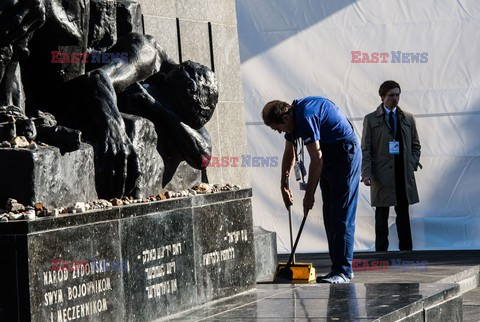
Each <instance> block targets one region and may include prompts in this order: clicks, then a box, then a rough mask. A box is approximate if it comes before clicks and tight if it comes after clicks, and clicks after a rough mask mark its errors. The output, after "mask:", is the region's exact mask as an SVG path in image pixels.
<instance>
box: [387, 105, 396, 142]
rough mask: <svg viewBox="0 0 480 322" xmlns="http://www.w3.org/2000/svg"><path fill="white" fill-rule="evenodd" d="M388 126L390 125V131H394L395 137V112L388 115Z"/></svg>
mask: <svg viewBox="0 0 480 322" xmlns="http://www.w3.org/2000/svg"><path fill="white" fill-rule="evenodd" d="M388 124H390V129H391V130H392V134H393V137H395V120H394V119H393V112H392V111H390V113H388Z"/></svg>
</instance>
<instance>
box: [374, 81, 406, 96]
mask: <svg viewBox="0 0 480 322" xmlns="http://www.w3.org/2000/svg"><path fill="white" fill-rule="evenodd" d="M394 88H398V89H399V90H400V93H401V92H402V89H401V88H400V85H399V84H398V83H397V82H396V81H393V80H387V81H385V82H383V84H382V85H380V88H379V89H378V94H379V95H380V97H382V98H383V97H385V96H386V95H387V93H388V91H389V90H391V89H394Z"/></svg>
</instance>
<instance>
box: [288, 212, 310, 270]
mask: <svg viewBox="0 0 480 322" xmlns="http://www.w3.org/2000/svg"><path fill="white" fill-rule="evenodd" d="M307 216H308V210H305V212H304V214H303V220H302V224H301V225H300V229H298V234H297V239H295V245H293V249H292V253H291V254H290V258H289V260H288V263H287V267H290V266H291V265H292V264H291V263H292V260H293V259H294V258H295V250H296V249H297V245H298V241H299V240H300V235H301V234H302V230H303V226H304V225H305V221H307ZM294 264H295V262H294Z"/></svg>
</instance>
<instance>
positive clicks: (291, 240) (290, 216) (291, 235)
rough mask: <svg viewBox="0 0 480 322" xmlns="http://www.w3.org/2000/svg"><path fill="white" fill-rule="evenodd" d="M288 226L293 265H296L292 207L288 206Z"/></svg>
mask: <svg viewBox="0 0 480 322" xmlns="http://www.w3.org/2000/svg"><path fill="white" fill-rule="evenodd" d="M288 226H289V228H290V251H291V252H292V255H293V258H291V259H292V260H293V264H294V265H295V251H294V250H293V232H292V205H290V206H288ZM292 255H291V256H292ZM289 262H290V261H289Z"/></svg>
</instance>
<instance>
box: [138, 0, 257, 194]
mask: <svg viewBox="0 0 480 322" xmlns="http://www.w3.org/2000/svg"><path fill="white" fill-rule="evenodd" d="M138 2H139V3H140V6H141V8H142V14H143V23H144V30H145V33H146V34H150V35H152V36H154V37H155V38H156V39H157V41H158V43H159V44H160V45H161V46H163V47H164V48H165V50H166V51H167V52H168V53H169V55H170V56H171V57H172V58H173V59H174V60H176V61H177V62H182V61H186V60H193V61H196V62H199V63H201V64H204V65H206V66H208V67H210V68H211V69H212V70H213V71H214V72H215V74H216V76H217V79H218V82H219V87H220V89H219V102H218V105H217V109H216V111H215V114H214V115H213V117H212V119H211V120H210V122H208V123H207V125H206V127H207V130H208V131H209V133H210V135H211V137H212V142H213V151H212V155H213V156H216V157H226V156H227V157H239V158H240V159H241V156H242V155H246V154H247V141H246V129H245V116H244V104H243V89H242V82H241V77H240V54H239V47H238V36H237V17H236V10H235V0H161V1H160V0H138ZM239 165H240V163H239ZM207 176H208V180H209V182H211V183H222V184H224V183H232V184H238V185H240V186H241V187H249V186H250V177H249V171H248V168H247V167H241V166H238V167H231V166H229V167H209V168H207Z"/></svg>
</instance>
